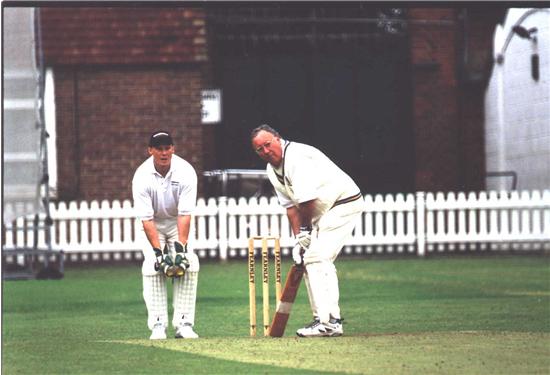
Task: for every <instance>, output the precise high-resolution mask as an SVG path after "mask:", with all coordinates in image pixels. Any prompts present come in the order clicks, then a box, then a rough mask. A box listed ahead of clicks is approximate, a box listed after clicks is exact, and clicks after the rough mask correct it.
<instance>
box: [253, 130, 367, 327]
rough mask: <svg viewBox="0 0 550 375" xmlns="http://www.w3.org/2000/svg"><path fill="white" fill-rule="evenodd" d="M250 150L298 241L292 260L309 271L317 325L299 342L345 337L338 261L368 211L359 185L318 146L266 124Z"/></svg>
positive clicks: (306, 278) (255, 135)
mask: <svg viewBox="0 0 550 375" xmlns="http://www.w3.org/2000/svg"><path fill="white" fill-rule="evenodd" d="M251 142H252V148H253V149H254V151H255V152H256V153H257V154H258V156H259V157H260V158H261V159H262V160H264V161H266V162H267V163H268V164H267V175H268V177H269V180H270V182H271V183H272V184H273V187H274V188H275V192H276V194H277V197H278V199H279V203H280V204H281V205H282V206H283V207H285V208H286V213H287V216H288V219H289V222H290V225H291V227H292V231H293V233H294V235H295V238H296V244H295V246H294V248H293V250H292V256H293V259H294V262H295V263H296V264H302V262H303V265H304V266H305V269H306V272H305V274H304V282H305V284H306V288H307V293H308V297H309V303H310V305H311V310H312V313H313V321H312V322H311V323H310V324H307V325H306V326H305V327H303V328H300V329H298V331H297V332H296V334H297V335H298V336H300V337H323V336H324V337H335V336H341V335H342V334H343V333H344V330H343V327H342V320H343V319H342V316H341V315H340V306H339V297H340V292H339V286H338V277H337V275H336V268H335V266H334V261H335V259H336V257H337V256H338V254H339V253H340V251H341V250H342V247H343V246H344V244H345V242H346V240H347V239H348V238H349V237H350V236H351V234H352V232H353V229H354V227H355V224H356V223H357V221H358V219H359V217H360V215H361V212H362V211H363V209H364V206H363V205H364V201H363V197H362V195H361V191H360V189H359V187H357V185H356V184H355V182H354V181H353V180H352V179H351V178H350V177H349V176H348V175H347V174H346V173H345V172H344V171H342V170H341V169H340V168H339V167H338V166H337V165H336V164H334V163H333V162H332V161H331V160H330V159H329V158H328V157H327V156H326V155H324V154H323V153H322V152H321V151H319V150H318V149H316V148H315V147H312V146H309V145H305V144H302V143H297V142H290V141H287V140H284V139H282V138H281V136H280V135H279V133H278V132H277V131H276V130H275V129H273V128H271V127H270V126H268V125H261V126H259V127H257V128H255V129H254V130H252V133H251Z"/></svg>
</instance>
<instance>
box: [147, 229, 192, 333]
mask: <svg viewBox="0 0 550 375" xmlns="http://www.w3.org/2000/svg"><path fill="white" fill-rule="evenodd" d="M155 225H156V227H157V231H158V234H159V240H160V247H161V250H164V246H165V244H168V248H169V252H170V255H171V256H172V259H174V258H175V254H176V252H175V249H174V241H176V240H177V239H178V228H177V224H176V220H165V221H155ZM139 228H141V230H137V236H138V240H139V241H140V243H141V244H142V245H141V249H142V252H143V264H142V267H141V273H142V275H143V299H144V300H145V305H146V307H147V315H148V317H147V326H148V327H149V329H153V326H154V325H155V324H156V323H157V322H159V323H161V324H162V325H163V326H164V327H165V328H167V327H168V293H167V285H166V282H167V281H166V280H167V277H166V276H165V275H164V274H163V273H162V271H155V262H156V257H155V253H154V251H153V248H152V246H151V244H150V242H149V240H148V239H147V237H146V236H145V231H144V230H143V226H142V224H141V222H140V221H139V220H138V229H139ZM187 259H188V260H189V268H188V269H187V271H186V272H185V275H184V276H183V277H180V278H174V279H173V280H174V284H173V307H174V316H173V318H172V326H173V327H174V328H175V327H177V326H178V325H179V324H182V323H188V324H191V325H194V324H195V306H196V300H197V285H198V275H199V269H200V264H199V257H198V256H197V255H196V254H195V253H194V252H193V250H192V249H191V248H190V247H189V246H188V247H187Z"/></svg>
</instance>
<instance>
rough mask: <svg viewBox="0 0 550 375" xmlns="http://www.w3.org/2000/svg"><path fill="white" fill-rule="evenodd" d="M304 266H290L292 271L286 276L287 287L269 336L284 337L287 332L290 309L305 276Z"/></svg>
mask: <svg viewBox="0 0 550 375" xmlns="http://www.w3.org/2000/svg"><path fill="white" fill-rule="evenodd" d="M304 270H305V268H304V266H303V265H301V266H298V265H296V264H293V265H292V267H290V271H289V272H288V275H287V277H286V281H285V288H284V289H283V293H282V295H281V301H280V303H279V306H278V307H277V311H276V312H275V316H274V317H273V322H272V323H271V330H270V331H269V336H271V337H282V336H283V334H284V333H285V328H286V323H287V321H288V317H289V316H290V310H291V309H292V305H293V303H294V300H295V299H296V295H297V294H298V288H299V287H300V283H301V282H302V277H303V276H304Z"/></svg>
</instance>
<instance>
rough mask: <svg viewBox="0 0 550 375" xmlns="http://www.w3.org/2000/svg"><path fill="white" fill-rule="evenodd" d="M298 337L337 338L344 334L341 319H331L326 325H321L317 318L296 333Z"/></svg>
mask: <svg viewBox="0 0 550 375" xmlns="http://www.w3.org/2000/svg"><path fill="white" fill-rule="evenodd" d="M296 334H297V335H298V336H300V337H337V336H342V335H343V334H344V329H343V327H342V319H334V318H331V319H330V321H329V322H328V323H326V324H324V323H321V322H320V321H319V320H318V319H317V318H315V319H314V320H313V322H311V323H310V324H308V325H307V326H305V327H304V328H300V329H299V330H297V331H296Z"/></svg>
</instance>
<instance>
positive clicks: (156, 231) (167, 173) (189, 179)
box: [132, 131, 199, 340]
mask: <svg viewBox="0 0 550 375" xmlns="http://www.w3.org/2000/svg"><path fill="white" fill-rule="evenodd" d="M147 150H148V153H149V155H150V157H149V158H148V159H147V160H145V161H144V162H143V163H142V164H141V165H140V166H139V167H138V168H137V170H136V172H135V174H134V178H133V180H132V195H133V199H134V207H135V210H136V216H137V220H138V228H140V229H141V230H138V233H137V236H138V238H139V241H140V243H141V244H142V245H141V247H142V251H143V257H144V260H143V265H142V268H141V272H142V275H143V298H144V300H145V305H146V307H147V313H148V319H147V325H148V327H149V329H150V330H151V336H150V339H151V340H159V339H166V329H167V328H168V295H167V288H166V283H167V279H172V280H173V285H174V287H173V307H174V316H173V319H172V326H173V327H174V328H175V330H176V334H175V337H176V338H184V339H192V338H198V335H197V334H196V333H195V331H194V330H193V326H194V324H195V303H196V298H197V284H198V274H199V258H198V257H197V255H196V254H195V253H194V252H193V251H192V250H191V249H190V248H189V245H188V239H189V231H190V226H191V214H192V212H193V210H194V209H195V205H196V200H197V174H196V172H195V169H194V168H193V167H192V166H191V164H189V163H188V162H187V161H185V160H184V159H182V158H181V157H179V156H177V155H175V154H174V150H175V148H174V142H173V140H172V136H171V135H170V133H168V132H166V131H157V132H155V133H153V134H152V135H151V138H150V139H149V147H148V149H147Z"/></svg>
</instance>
